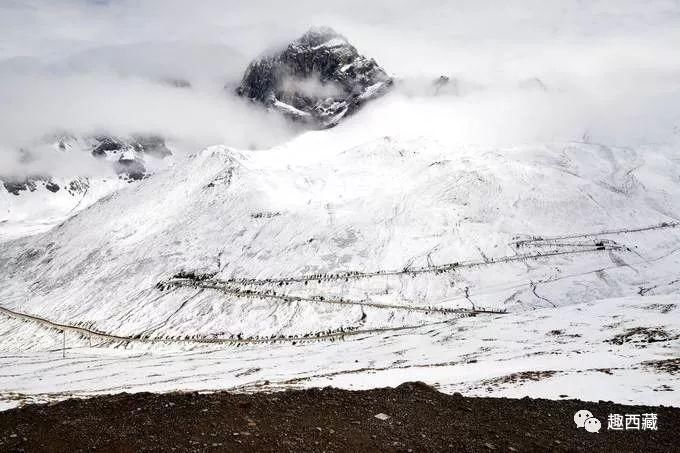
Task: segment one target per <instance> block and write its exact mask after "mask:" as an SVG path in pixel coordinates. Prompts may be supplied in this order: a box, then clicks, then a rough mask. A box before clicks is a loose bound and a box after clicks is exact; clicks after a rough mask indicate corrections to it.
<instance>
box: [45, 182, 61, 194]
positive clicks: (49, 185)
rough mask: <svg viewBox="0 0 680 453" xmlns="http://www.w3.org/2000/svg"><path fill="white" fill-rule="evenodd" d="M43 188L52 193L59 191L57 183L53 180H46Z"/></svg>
mask: <svg viewBox="0 0 680 453" xmlns="http://www.w3.org/2000/svg"><path fill="white" fill-rule="evenodd" d="M45 188H46V189H47V190H49V191H50V192H53V193H56V192H59V185H58V184H57V183H55V182H52V181H48V182H47V183H46V184H45Z"/></svg>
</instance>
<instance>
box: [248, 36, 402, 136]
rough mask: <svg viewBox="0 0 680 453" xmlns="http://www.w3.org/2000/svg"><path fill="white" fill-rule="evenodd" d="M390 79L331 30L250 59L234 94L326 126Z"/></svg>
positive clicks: (384, 87) (382, 90)
mask: <svg viewBox="0 0 680 453" xmlns="http://www.w3.org/2000/svg"><path fill="white" fill-rule="evenodd" d="M391 85H392V78H391V77H390V76H389V75H388V74H387V73H386V72H385V71H384V70H383V69H382V68H381V67H380V66H379V65H378V64H377V63H376V62H375V60H373V59H369V58H366V57H365V56H363V55H361V54H359V52H358V51H357V49H356V48H355V47H354V46H352V45H351V44H350V43H349V42H348V41H347V39H346V38H345V37H344V36H342V35H340V34H338V33H337V32H335V31H334V30H332V29H330V28H314V29H311V30H310V31H308V32H307V33H305V34H304V35H303V36H302V37H301V38H299V39H297V40H295V41H293V42H292V43H290V44H289V45H288V46H287V47H286V48H285V49H284V50H282V51H281V52H279V53H275V54H273V55H267V56H264V57H262V58H260V59H257V60H255V61H253V62H252V63H251V64H250V65H249V66H248V69H247V70H246V72H245V75H244V76H243V80H242V81H241V84H240V86H239V87H238V88H237V90H236V92H237V94H238V95H240V96H243V97H246V98H249V99H251V100H253V101H256V102H260V103H262V104H264V105H266V106H267V107H269V108H271V109H273V110H277V111H279V112H281V113H283V114H285V115H286V116H287V117H289V118H292V119H294V120H297V121H302V122H305V123H307V124H310V125H311V126H313V127H319V128H327V127H332V126H335V125H336V124H338V122H339V121H340V120H341V119H342V118H344V117H346V116H347V115H350V114H352V113H353V112H355V111H356V110H357V109H358V108H360V107H361V106H362V105H363V104H364V103H365V102H367V101H369V100H371V99H374V98H376V97H379V96H381V95H382V94H384V93H385V92H386V91H387V90H388V89H389V88H390V87H391Z"/></svg>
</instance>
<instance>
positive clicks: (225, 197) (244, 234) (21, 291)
mask: <svg viewBox="0 0 680 453" xmlns="http://www.w3.org/2000/svg"><path fill="white" fill-rule="evenodd" d="M321 133H322V134H330V133H329V132H321ZM316 134H318V133H316ZM306 140H307V137H305V136H303V137H301V139H299V140H294V141H292V142H290V143H288V144H286V145H284V146H282V147H279V148H275V149H272V150H270V151H237V150H233V149H229V148H226V147H213V148H209V149H206V150H204V151H202V152H200V153H198V154H197V155H195V156H193V157H191V158H190V159H189V160H188V161H187V162H185V163H184V164H182V165H177V166H175V167H173V168H170V169H167V170H165V171H162V172H161V173H159V174H156V175H154V176H153V177H151V178H148V179H145V180H143V181H141V182H140V183H138V184H135V185H130V186H128V187H126V188H123V189H122V190H119V191H117V192H115V193H114V194H112V195H110V196H108V197H105V198H104V199H102V200H100V201H98V202H97V203H95V204H94V205H92V206H91V207H89V208H87V209H85V210H84V211H82V212H81V213H79V214H78V215H77V216H75V217H72V218H71V219H69V220H67V221H66V222H64V223H63V224H61V225H60V226H59V227H57V228H55V229H52V230H50V231H48V232H47V233H45V234H43V235H40V236H35V237H31V238H26V239H20V240H16V241H12V242H9V243H5V244H3V245H2V246H1V247H2V248H1V249H0V250H1V252H0V273H1V274H2V275H3V276H5V281H6V284H4V285H3V287H2V288H1V289H0V299H2V301H3V304H2V307H3V308H4V309H6V310H5V311H3V314H4V315H5V316H3V320H2V326H3V329H4V332H3V335H2V338H4V339H5V340H4V342H3V344H2V347H3V348H4V349H10V350H11V349H14V348H16V347H17V346H18V345H20V347H21V348H22V350H24V351H25V350H36V351H39V350H41V349H43V348H45V347H48V348H49V347H55V346H56V345H57V344H58V342H59V341H60V340H59V339H58V338H55V337H54V335H53V333H51V332H52V331H53V330H54V329H55V328H59V327H58V326H59V325H62V326H70V327H68V329H72V330H69V335H72V336H74V337H75V338H76V339H71V340H69V341H71V342H73V341H75V342H76V344H77V345H81V346H84V347H87V338H88V336H91V335H94V338H95V339H96V340H97V341H101V342H103V343H102V345H109V346H111V345H115V344H121V342H122V343H126V344H130V345H133V346H134V345H135V344H138V345H139V347H147V346H145V345H148V344H151V345H156V346H154V348H161V350H163V349H164V348H171V350H172V348H175V349H176V348H178V347H179V348H180V349H184V348H186V347H189V348H192V347H194V348H195V347H204V346H205V343H208V344H210V343H217V344H221V343H227V344H232V345H239V344H249V343H256V344H257V343H262V342H265V343H266V342H269V341H271V340H278V341H284V342H288V343H291V342H300V341H310V340H314V339H326V340H328V339H341V338H354V337H358V338H365V339H366V340H365V341H369V339H371V340H370V342H371V343H370V344H372V345H373V346H372V347H373V348H374V349H375V354H378V355H379V354H382V353H383V352H381V346H380V344H381V343H380V342H378V343H376V342H375V341H377V340H375V339H377V338H380V336H381V335H388V333H387V332H390V331H392V332H394V333H393V334H394V335H407V336H408V338H410V339H413V337H412V336H411V335H412V333H411V332H421V333H422V336H423V338H428V340H427V341H426V342H424V343H415V344H414V345H413V346H412V347H413V348H415V349H414V350H413V353H414V354H418V357H420V359H419V360H420V361H421V362H422V364H427V363H430V362H431V363H432V364H434V363H435V362H437V363H438V362H439V361H440V360H439V359H438V357H440V356H442V355H445V356H449V357H450V360H452V361H455V360H457V359H456V356H455V354H454V356H450V354H451V353H450V352H446V353H444V351H445V350H446V351H448V348H449V346H448V344H449V343H448V342H443V343H442V342H439V341H437V340H436V339H435V338H432V339H429V338H430V335H436V336H439V335H443V336H444V337H446V336H447V335H450V334H451V333H453V332H455V331H456V330H457V329H461V328H462V329H465V330H469V333H468V335H470V336H474V335H476V334H474V332H476V331H477V329H481V328H483V326H487V325H490V326H493V325H496V324H497V325H498V326H499V327H498V328H499V329H500V328H501V327H500V326H501V325H503V326H505V325H506V323H507V322H509V321H508V320H509V319H520V318H521V319H525V320H524V321H518V324H515V325H516V328H517V329H519V330H518V331H517V335H526V336H527V339H526V341H527V343H528V344H534V342H536V347H537V348H545V347H546V344H544V343H543V342H544V341H545V337H543V336H541V335H542V334H541V335H538V334H537V335H533V334H530V333H529V331H527V329H529V330H531V329H532V327H531V325H532V322H533V321H532V322H527V321H526V319H536V320H539V319H542V318H544V317H546V316H547V317H551V316H553V315H555V316H557V315H556V313H566V312H567V311H565V310H572V309H568V308H567V307H580V308H578V309H577V310H576V311H573V310H572V311H569V313H570V315H569V318H565V320H564V325H561V324H560V322H559V321H558V320H557V319H556V320H555V321H554V322H551V323H550V326H552V327H554V328H553V329H552V330H554V331H555V332H557V331H559V332H561V333H564V332H567V333H569V332H570V331H571V330H572V329H573V328H576V327H577V326H578V324H579V323H581V322H586V319H589V321H588V322H591V323H592V322H594V321H593V320H592V319H590V318H589V314H588V311H589V310H591V308H589V307H593V306H596V305H597V304H598V303H599V302H598V301H601V300H604V299H611V298H621V297H628V299H620V300H617V301H616V302H615V303H614V305H615V306H616V310H617V311H625V310H627V308H626V307H627V306H629V305H630V307H631V310H633V307H642V308H640V309H641V310H647V309H649V310H656V308H654V307H656V306H657V305H658V306H659V307H660V308H659V309H662V308H663V310H664V313H666V315H664V317H663V322H661V321H660V323H659V324H658V325H654V324H653V323H651V324H650V322H649V320H647V321H645V322H642V321H641V320H640V322H639V323H636V320H635V319H631V320H629V321H627V322H626V323H619V324H617V322H616V316H614V315H613V314H612V315H611V316H609V314H608V315H607V316H604V317H601V318H598V319H599V321H598V322H600V321H601V322H602V323H603V324H602V325H599V324H598V325H597V326H593V327H592V328H593V329H596V330H599V329H605V331H607V332H608V333H607V334H603V338H604V337H606V338H604V339H605V340H607V343H606V344H607V348H609V349H610V350H612V349H613V350H614V352H615V351H617V350H621V351H622V352H621V354H622V355H619V356H617V355H616V352H615V354H614V356H617V357H620V359H619V360H615V361H614V362H611V363H610V365H611V366H612V367H614V366H615V367H618V368H621V369H624V370H628V371H625V373H634V374H635V373H647V372H649V373H652V374H654V373H657V372H659V371H658V370H657V369H656V368H654V367H653V366H651V365H650V367H646V368H645V367H642V368H640V370H642V371H630V370H629V369H628V368H629V367H630V366H632V365H631V364H632V362H631V360H633V361H635V363H636V364H639V363H641V362H643V361H652V362H654V361H659V360H666V359H669V358H672V356H673V352H672V351H673V345H674V344H677V339H678V335H680V329H678V326H679V325H680V323H678V316H679V313H680V312H679V311H678V309H677V304H676V303H675V302H674V300H675V297H676V296H675V295H676V294H677V290H678V285H677V278H676V276H675V275H674V273H673V269H674V268H676V267H677V266H678V264H679V260H680V256H679V255H678V254H677V253H675V252H677V251H678V250H680V230H679V229H678V227H679V226H680V224H678V223H677V221H676V220H675V219H677V210H678V208H679V206H678V205H677V202H676V201H675V200H679V199H680V198H679V195H680V194H678V191H679V190H680V189H678V186H677V184H676V183H675V175H676V174H677V172H678V168H677V165H678V164H677V161H676V160H675V159H674V158H673V153H672V150H668V149H662V148H657V149H644V150H642V149H639V150H635V149H622V148H608V147H604V146H600V145H588V144H582V143H564V144H554V145H550V146H523V147H514V148H507V149H487V150H484V149H451V148H448V147H446V146H443V145H441V144H439V143H437V142H434V141H431V140H428V139H417V140H400V139H398V138H389V137H386V138H381V139H378V140H376V141H372V142H370V143H365V144H363V145H360V146H357V147H353V148H350V149H333V148H332V147H330V146H329V147H328V148H327V152H324V153H319V152H318V148H317V146H308V142H306ZM323 140H329V142H328V143H329V144H330V141H332V140H333V137H331V136H328V138H326V139H323ZM317 145H318V143H317ZM664 294H670V295H673V296H671V297H670V298H664V299H658V301H657V302H654V303H652V302H649V303H651V305H650V306H649V307H647V305H648V303H647V302H646V301H647V299H646V298H647V297H650V296H652V295H655V297H656V296H659V295H664ZM654 300H657V299H654ZM660 301H663V303H661V302H660ZM655 304H656V305H655ZM614 305H612V306H614ZM664 307H665V308H664ZM7 310H9V311H7ZM555 310H558V311H555ZM480 311H481V312H480ZM485 311H490V312H493V311H499V312H503V313H506V314H493V313H488V312H485ZM475 313H477V314H476V316H475V317H474V318H472V319H469V318H468V317H469V316H470V315H474V314H475ZM619 315H623V316H625V314H624V313H623V312H620V313H619ZM27 316H29V317H34V318H27ZM508 316H509V318H506V317H508ZM579 316H583V317H584V318H583V320H579V319H580V318H579ZM551 319H552V318H551ZM558 319H559V318H558ZM650 319H651V318H650ZM659 319H661V318H659ZM26 323H28V324H26ZM489 323H491V324H489ZM440 324H441V325H442V326H446V327H443V328H442V329H443V330H442V329H435V330H431V329H430V330H428V329H427V326H433V325H440ZM605 324H606V325H605ZM609 324H611V325H609ZM637 324H640V325H637ZM419 326H422V327H419ZM463 326H465V327H463ZM503 328H506V327H503ZM79 329H81V330H79ZM419 329H421V330H419ZM422 329H425V330H422ZM491 329H492V330H493V328H492V327H491ZM71 332H73V334H72V333H71ZM520 332H522V333H521V334H520ZM561 333H560V335H561ZM555 335H556V336H557V337H559V338H562V340H561V341H558V342H557V343H555V344H553V343H550V344H552V345H553V346H551V349H550V350H551V351H552V352H551V353H556V354H566V355H565V356H563V357H562V362H561V365H560V366H561V368H560V370H562V371H560V372H561V373H562V372H563V373H567V374H569V373H572V372H575V370H582V369H583V368H582V367H583V366H586V364H587V366H593V365H592V363H593V362H592V361H585V362H582V363H583V364H581V363H580V362H578V360H580V359H577V356H572V355H569V354H574V353H573V352H572V353H568V351H574V350H578V351H580V352H578V354H581V353H587V351H584V350H583V348H589V347H590V346H588V344H589V341H591V340H590V339H588V338H583V339H579V340H578V341H577V340H574V341H572V340H571V339H569V338H568V337H560V335H558V334H557V333H555ZM565 335H566V334H565ZM570 335H571V334H570ZM574 335H576V334H575V333H574ZM578 335H582V334H581V333H579V334H578ZM629 337H630V338H629ZM77 338H82V339H85V341H86V343H83V340H77ZM405 338H406V337H405ZM470 338H472V337H470ZM575 338H576V337H575ZM578 338H580V337H578ZM617 338H623V339H624V340H622V341H621V343H620V344H619V343H616V341H617V340H616V339H617ZM10 339H11V340H10ZM409 341H411V340H409ZM485 341H486V340H484V339H481V340H479V339H478V340H474V344H475V347H478V348H482V349H483V348H484V342H485ZM593 341H594V340H593ZM629 341H633V342H634V344H640V345H641V346H640V348H642V347H643V346H645V345H647V342H648V341H649V342H652V341H653V342H654V343H655V345H654V347H653V348H652V347H649V348H647V347H645V348H644V349H638V347H634V348H633V351H634V353H631V352H630V348H631V345H630V344H629ZM163 342H168V343H167V344H166V345H165V346H163ZM584 342H585V343H584ZM49 345H51V346H49ZM201 345H204V346H201ZM540 345H542V346H540ZM506 346H508V345H507V344H505V343H503V342H501V341H498V340H496V342H495V343H494V348H496V349H497V354H498V355H497V356H494V357H497V358H500V357H502V356H503V355H504V353H503V352H502V351H503V348H504V347H506ZM301 347H303V348H307V347H309V348H311V350H314V348H315V346H301ZM338 347H339V348H340V346H338ZM471 347H472V345H471ZM442 348H443V349H442ZM86 349H87V348H86ZM295 351H296V353H304V349H302V350H300V349H295ZM598 351H599V349H598ZM623 351H628V352H626V353H625V354H624V353H623ZM507 353H508V354H510V352H509V350H508V352H507ZM598 354H601V352H598ZM376 357H377V356H376ZM568 357H572V359H568ZM621 357H627V358H625V359H624V358H621ZM458 358H459V359H463V357H458ZM357 360H358V359H357ZM493 360H496V359H493ZM507 365H508V366H507V367H504V368H503V369H502V371H498V370H497V371H493V370H491V371H490V370H487V371H485V372H484V373H482V374H481V375H478V374H475V376H477V377H478V378H479V379H480V380H484V379H493V378H494V377H496V378H500V377H501V376H502V375H505V374H508V373H514V372H524V371H536V370H531V369H527V368H526V367H531V366H532V365H530V362H526V361H518V362H516V363H515V362H509V363H508V364H507ZM551 366H553V367H554V366H555V364H554V363H551ZM636 366H637V365H636ZM627 367H628V368H627ZM485 369H486V368H485ZM635 369H637V368H635ZM645 370H648V371H645ZM558 371H559V370H558ZM168 373H169V374H168V376H167V377H168V378H169V379H172V378H171V376H172V372H171V371H169V372H168ZM286 373H288V375H289V377H291V378H292V377H294V376H295V375H296V374H295V371H294V370H289V371H286ZM499 373H500V374H499ZM482 375H483V377H482ZM421 377H423V378H425V376H421ZM451 379H456V378H455V377H454V376H450V377H449V378H444V377H442V376H440V375H437V382H439V383H440V384H442V385H444V384H446V383H447V382H448V383H449V384H451V383H452V382H453V381H451ZM612 379H613V378H612ZM626 379H628V378H626ZM646 379H647V380H649V381H652V382H657V383H658V379H657V378H653V377H652V375H650V377H648V378H646ZM668 379H670V377H668ZM426 380H427V379H426ZM350 382H353V381H348V383H350ZM669 382H670V381H669ZM469 385H473V383H469ZM474 385H478V384H474ZM474 385H473V386H474ZM479 385H481V384H479ZM656 385H658V384H655V385H654V386H656ZM654 386H651V385H650V386H648V387H645V389H643V390H641V392H643V393H642V394H640V395H639V399H640V400H649V398H650V397H649V395H650V394H649V392H651V391H652V388H653V387H654ZM672 386H673V385H671V387H672ZM445 387H446V386H445ZM449 387H450V385H449ZM501 387H502V388H504V389H506V390H508V389H511V388H514V387H512V386H510V387H508V386H507V385H504V386H501ZM456 388H459V387H456ZM645 392H646V393H645ZM548 393H549V394H551V393H550V392H548ZM674 394H675V393H673V395H674ZM553 396H554V395H553ZM572 396H573V395H572ZM576 396H583V395H581V394H579V395H576ZM633 400H635V398H633ZM666 401H668V400H666Z"/></svg>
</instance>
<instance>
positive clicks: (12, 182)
mask: <svg viewBox="0 0 680 453" xmlns="http://www.w3.org/2000/svg"><path fill="white" fill-rule="evenodd" d="M0 180H2V185H3V186H4V187H5V189H6V190H7V192H9V193H11V194H12V195H17V196H18V195H20V194H21V192H24V191H28V192H35V191H36V190H37V189H38V184H40V183H43V184H44V186H45V188H46V189H47V190H49V191H50V192H58V191H59V188H60V187H59V185H57V184H56V183H55V182H54V181H52V180H51V179H50V178H49V177H47V176H25V177H22V178H16V177H7V176H5V177H2V176H0Z"/></svg>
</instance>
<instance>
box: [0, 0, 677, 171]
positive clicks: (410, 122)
mask: <svg viewBox="0 0 680 453" xmlns="http://www.w3.org/2000/svg"><path fill="white" fill-rule="evenodd" d="M679 24H680V4H679V3H678V2H677V1H671V0H649V1H642V0H640V1H633V0H616V1H605V0H599V1H597V0H595V1H588V2H584V1H578V0H565V1H560V2H546V1H538V0H527V1H517V0H515V1H506V2H500V1H499V2H496V1H472V0H461V1H456V2H442V1H434V0H431V1H426V2H420V3H418V4H415V3H413V2H407V1H405V0H396V1H386V0H385V1H375V2H365V1H358V0H348V2H343V3H342V4H338V5H335V4H329V3H328V2H316V1H312V0H301V1H297V2H294V3H292V2H289V3H285V4H284V3H281V2H277V1H274V0H269V1H267V0H256V1H252V2H247V4H246V2H236V1H233V2H224V1H217V0H205V1H201V2H189V1H183V0H146V1H143V2H140V1H137V0H117V1H108V2H101V1H100V2H93V1H85V0H63V1H59V2H53V1H49V0H26V1H21V2H19V1H8V0H0V149H4V150H5V151H0V165H9V161H10V160H15V159H16V157H15V156H16V149H18V148H19V147H21V146H28V145H31V144H32V143H34V142H35V141H36V140H37V139H38V138H39V137H42V136H44V135H45V134H47V133H50V132H53V131H56V130H68V131H71V132H73V133H77V134H87V133H92V132H93V131H102V130H106V131H108V132H110V133H115V134H123V135H129V134H132V133H143V132H150V133H159V134H162V135H166V136H168V137H177V138H182V139H185V140H188V141H190V142H192V143H195V146H201V145H204V144H209V143H218V142H223V143H227V144H229V145H233V146H243V147H248V146H255V147H266V146H270V145H272V144H274V143H278V142H281V141H283V140H285V139H286V138H287V137H290V135H291V134H292V133H293V132H294V131H292V130H291V129H290V128H289V126H288V125H286V123H285V122H284V121H282V120H281V118H278V117H276V116H274V115H268V114H265V113H264V112H262V111H261V110H260V109H257V108H254V107H253V106H249V105H248V104H247V103H244V102H242V101H241V100H239V99H237V98H235V97H234V96H232V95H231V93H230V90H225V89H224V85H225V84H227V85H229V84H234V83H235V82H237V81H238V78H239V77H240V75H241V73H242V71H243V70H244V69H245V66H246V64H247V62H248V60H249V59H251V58H254V57H255V56H257V55H258V54H260V53H261V52H263V51H264V50H266V49H271V48H276V47H280V46H282V45H284V44H285V43H286V42H287V41H289V40H290V39H293V38H295V37H297V36H298V35H300V34H301V33H302V32H303V31H305V30H306V29H307V28H309V27H310V26H312V25H329V26H332V27H334V28H336V29H337V30H338V31H339V32H341V33H342V34H343V35H345V36H347V37H348V39H349V40H350V42H352V43H353V44H354V45H355V46H356V47H357V48H358V49H359V51H360V52H362V53H364V54H366V55H367V56H369V57H374V58H375V59H376V60H377V61H378V62H379V63H380V64H381V65H382V66H383V67H384V68H385V69H386V70H387V71H388V72H391V73H393V74H395V75H397V76H399V77H402V78H404V79H406V80H407V82H408V81H411V83H410V84H409V83H407V84H405V85H404V86H405V87H408V90H407V91H408V93H406V92H405V91H403V90H402V91H400V92H397V93H394V94H393V95H391V96H389V97H388V98H386V99H384V100H381V101H379V102H375V103H373V105H370V106H369V107H368V108H367V109H364V110H363V111H362V112H360V114H359V116H358V117H355V118H352V119H351V120H350V121H349V123H348V125H347V126H345V128H346V129H347V130H351V129H352V128H353V127H356V128H357V130H359V131H361V133H365V132H364V131H365V130H366V128H365V127H363V128H362V127H359V126H358V125H368V124H370V125H371V128H370V130H371V131H375V133H376V134H377V133H378V131H384V132H386V133H388V132H389V133H392V132H394V133H407V134H408V133H411V134H419V133H422V134H432V135H442V134H443V135H446V136H447V137H448V139H450V140H451V141H454V142H456V143H499V144H509V143H521V142H528V141H547V140H569V139H580V138H581V137H582V136H583V135H584V134H587V135H588V136H589V137H590V138H591V139H592V140H597V141H605V142H608V143H618V144H634V143H644V142H669V141H674V140H677V136H676V135H674V133H673V128H674V127H676V133H677V126H678V125H680V60H679V59H678V58H677V57H676V56H675V49H674V47H673V45H672V44H673V43H675V42H680V27H679V26H678V25H679ZM440 74H447V75H449V76H451V77H452V79H455V80H456V83H457V84H458V86H457V90H456V91H455V93H457V94H458V96H456V95H449V96H443V97H439V98H432V97H431V93H430V92H429V90H428V89H426V88H427V85H428V83H429V82H428V81H429V80H430V79H434V78H436V77H438V76H439V75H440ZM168 78H177V79H186V80H189V81H190V82H191V83H192V85H193V88H192V89H190V90H183V89H176V88H172V87H170V86H168V85H164V84H162V83H159V81H160V80H163V79H168ZM534 79H540V81H541V82H542V83H543V85H544V86H545V88H546V90H545V91H542V90H532V89H527V86H528V85H527V84H526V81H527V80H534ZM413 81H416V82H413ZM305 86H306V85H305ZM421 86H422V87H424V88H422V89H421V88H420V87H421ZM311 88H314V89H317V88H324V89H325V88H327V87H319V86H317V85H314V86H311ZM421 91H422V95H420V93H421ZM455 93H454V94H455ZM406 94H409V96H406ZM449 94H451V93H449ZM355 125H356V126H355ZM3 162H4V164H3Z"/></svg>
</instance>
